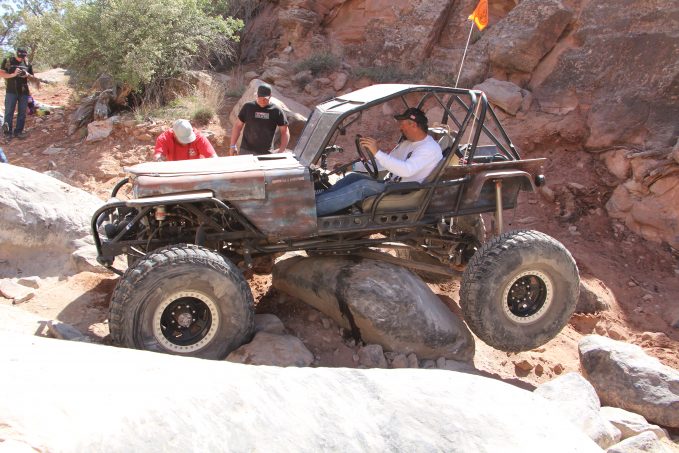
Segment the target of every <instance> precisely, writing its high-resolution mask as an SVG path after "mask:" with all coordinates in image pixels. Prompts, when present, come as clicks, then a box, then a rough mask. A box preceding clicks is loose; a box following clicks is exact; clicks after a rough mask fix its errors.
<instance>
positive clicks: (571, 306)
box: [460, 230, 580, 352]
mask: <svg viewBox="0 0 679 453" xmlns="http://www.w3.org/2000/svg"><path fill="white" fill-rule="evenodd" d="M512 252H524V253H525V252H529V253H532V254H535V255H534V256H539V255H551V256H555V257H558V259H559V261H560V264H561V265H560V270H561V272H562V275H560V276H553V277H556V278H558V281H557V282H555V286H557V288H556V290H555V294H554V296H553V297H554V299H553V302H552V307H550V311H549V312H548V313H547V314H545V315H544V316H543V317H542V318H541V319H540V320H538V321H537V322H536V324H535V327H536V328H537V327H538V326H539V325H540V324H545V322H546V324H547V325H545V326H543V327H544V329H543V331H542V332H539V334H534V335H533V336H530V335H524V336H522V337H519V338H516V337H514V336H512V335H509V332H507V329H505V328H504V326H503V325H502V322H507V323H510V324H511V322H510V321H509V320H508V319H507V318H506V317H505V316H504V314H503V313H502V312H501V311H502V308H501V306H500V305H499V304H501V303H503V302H504V301H500V300H496V301H488V302H486V303H484V301H482V300H479V296H480V293H482V292H483V290H484V289H486V290H488V288H489V286H490V285H495V286H499V282H497V281H493V276H498V274H501V273H502V272H503V271H504V272H506V273H509V272H512V271H513V269H511V268H509V269H502V268H503V267H507V265H506V264H502V263H503V262H504V261H505V260H503V255H504V254H507V253H512ZM579 287H580V277H579V273H578V268H577V266H576V264H575V260H574V259H573V257H572V255H571V254H570V252H569V251H568V250H567V249H566V248H565V247H564V246H563V245H562V244H561V243H560V242H558V241H557V240H556V239H554V238H552V237H550V236H548V235H546V234H544V233H541V232H539V231H534V230H517V231H510V232H506V233H504V234H502V235H500V236H497V237H495V238H493V239H491V240H489V241H488V242H486V243H485V244H483V246H482V247H481V249H480V250H478V251H477V252H476V253H475V254H474V256H473V257H472V259H471V260H470V262H469V264H468V265H467V268H466V269H465V271H464V273H463V276H462V282H461V284H460V304H461V308H462V312H463V315H464V319H465V321H466V322H467V324H468V325H469V328H470V329H471V330H472V332H474V334H476V335H477V336H478V337H479V338H480V339H481V340H483V341H484V342H485V343H486V344H488V345H490V346H492V347H494V348H496V349H500V350H502V351H507V352H520V351H526V350H530V349H534V348H536V347H538V346H540V345H542V344H545V343H546V342H548V341H549V340H551V339H552V338H554V337H555V336H556V335H557V334H558V333H559V332H560V331H561V329H563V327H564V326H565V325H566V324H567V322H568V320H569V319H570V317H571V315H572V314H573V312H574V311H575V306H576V304H577V300H578V296H579ZM495 290H496V291H499V289H498V288H495ZM557 290H558V291H557ZM489 291H493V289H490V290H489ZM557 292H558V293H559V294H556V293H557ZM499 299H501V297H500V298H499ZM487 303H491V304H492V303H496V305H497V306H494V307H492V308H493V313H494V314H497V319H488V318H489V317H488V316H487V315H484V314H483V312H484V310H486V311H487V310H488V307H487ZM548 316H549V318H550V319H547V317H548ZM510 327H516V326H510Z"/></svg>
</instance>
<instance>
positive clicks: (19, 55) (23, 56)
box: [17, 53, 26, 58]
mask: <svg viewBox="0 0 679 453" xmlns="http://www.w3.org/2000/svg"><path fill="white" fill-rule="evenodd" d="M17 58H26V54H25V53H18V54H17Z"/></svg>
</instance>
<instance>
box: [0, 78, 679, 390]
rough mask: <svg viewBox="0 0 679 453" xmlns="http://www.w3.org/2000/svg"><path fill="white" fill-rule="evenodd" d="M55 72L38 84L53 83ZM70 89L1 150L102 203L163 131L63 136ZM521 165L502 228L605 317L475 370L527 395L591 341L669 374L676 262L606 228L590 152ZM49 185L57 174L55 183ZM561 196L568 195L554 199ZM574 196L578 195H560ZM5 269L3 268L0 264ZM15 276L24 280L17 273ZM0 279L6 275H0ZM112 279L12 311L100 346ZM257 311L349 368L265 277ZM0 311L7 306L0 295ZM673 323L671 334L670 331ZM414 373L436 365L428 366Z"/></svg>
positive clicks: (56, 285)
mask: <svg viewBox="0 0 679 453" xmlns="http://www.w3.org/2000/svg"><path fill="white" fill-rule="evenodd" d="M59 74H60V73H57V72H54V71H52V72H50V73H49V74H43V75H42V76H43V78H47V79H50V77H53V78H54V80H57V79H58V78H59V77H58V75H59ZM72 95H73V92H72V89H71V88H70V87H69V86H68V85H67V84H65V83H63V82H59V83H54V84H50V85H46V86H43V87H42V88H41V90H39V91H36V92H35V98H36V100H37V101H39V102H42V103H45V104H50V105H53V106H62V107H63V109H59V110H55V111H54V112H53V113H52V114H50V115H48V116H45V117H29V120H28V125H27V131H28V134H29V136H28V138H27V139H25V140H22V141H20V140H13V141H11V142H9V143H5V144H4V145H2V147H3V149H4V151H5V153H6V154H7V156H8V158H9V159H10V162H11V163H12V164H14V165H18V166H23V167H27V168H31V169H33V170H36V171H39V172H45V171H54V172H58V173H59V174H58V175H57V176H59V177H62V178H64V180H65V181H67V182H68V183H70V184H72V185H74V186H76V187H80V188H82V189H84V190H86V191H89V192H91V193H93V194H95V195H97V196H98V197H100V198H102V199H106V198H107V197H108V194H109V192H110V190H111V188H112V187H113V185H114V184H115V183H116V182H117V181H118V179H119V178H121V177H123V175H124V172H123V170H122V167H123V166H125V165H131V164H135V163H138V162H143V161H146V160H148V158H149V156H150V152H151V149H152V146H153V143H154V140H155V136H156V135H157V134H158V133H159V132H160V131H162V130H164V128H166V127H168V125H169V123H162V122H155V121H153V120H151V119H146V120H144V121H141V122H139V121H137V122H134V121H132V120H133V116H132V115H131V114H130V113H127V114H123V121H122V122H121V123H120V124H118V125H117V126H116V127H115V128H114V132H113V134H111V136H110V137H108V138H106V139H104V140H102V141H99V142H94V143H88V142H85V132H83V131H79V132H76V133H75V134H73V135H71V136H68V135H67V130H68V116H69V113H70V112H72V111H73V109H74V107H75V106H74V105H73V104H72V99H73V97H72ZM236 101H237V99H233V100H231V101H230V102H227V103H226V105H225V107H224V110H223V111H222V112H220V115H219V116H218V118H217V119H216V120H215V121H213V122H212V123H211V124H210V125H209V126H208V127H207V128H206V129H207V130H208V131H210V132H212V134H213V135H212V137H211V141H212V143H213V145H215V149H216V150H217V152H218V154H220V155H225V151H226V144H228V140H227V137H226V135H227V134H228V133H229V132H230V125H229V123H228V115H229V113H230V107H231V106H232V105H234V104H235V103H236ZM531 154H532V155H531V156H527V157H539V156H544V157H548V158H549V159H550V161H549V164H548V167H547V178H548V187H549V188H550V189H551V190H549V191H546V192H544V193H541V194H527V195H523V196H522V199H521V203H520V205H519V207H518V208H517V209H516V210H515V212H508V213H506V218H505V222H506V225H505V227H506V228H507V229H523V228H527V229H536V230H540V231H543V232H545V233H547V234H549V235H551V236H553V237H555V238H557V239H558V240H560V241H561V242H562V243H563V244H564V245H565V246H566V247H567V248H568V249H569V250H570V251H571V253H572V254H573V256H574V257H575V259H576V261H577V264H578V267H579V269H580V273H581V277H582V279H583V280H584V281H585V282H587V283H588V284H589V285H590V286H591V287H592V288H593V289H594V291H595V292H596V293H597V294H598V295H599V296H600V298H601V299H603V301H605V302H606V303H607V304H608V305H609V309H608V310H606V311H602V312H599V313H597V314H592V315H575V316H574V317H573V318H572V319H571V322H570V323H569V325H568V326H567V327H566V328H565V329H564V330H563V331H562V332H561V334H560V335H558V336H557V337H556V338H555V339H554V340H552V341H550V342H549V343H547V344H546V345H544V346H542V347H540V348H537V349H535V350H532V351H528V352H523V353H518V354H514V353H505V352H501V351H497V350H494V349H492V348H490V347H488V346H486V345H484V344H483V343H482V342H480V341H478V342H477V344H476V355H475V358H474V366H475V367H476V368H478V369H479V370H482V371H483V372H485V373H487V374H489V375H493V376H496V377H498V378H500V379H503V380H507V381H511V382H518V383H521V385H523V386H529V387H530V386H533V385H537V384H540V383H543V382H546V381H548V380H550V379H552V378H553V377H555V376H557V375H560V374H563V373H564V372H568V371H577V370H578V368H579V360H578V351H577V342H578V340H579V339H580V338H581V337H582V336H583V335H585V334H589V333H593V332H594V333H598V334H601V335H604V336H608V337H610V338H613V339H617V340H623V341H627V342H630V343H634V344H637V345H639V346H641V347H643V348H644V350H646V351H647V352H648V353H649V354H650V355H652V356H655V357H657V358H658V359H660V360H661V361H662V362H663V363H664V364H666V365H669V366H671V367H673V368H675V369H679V355H678V354H677V352H676V351H677V350H678V349H679V319H678V318H679V314H678V313H677V311H678V305H679V301H678V300H677V294H679V278H678V274H679V256H677V255H676V252H675V251H673V250H672V249H670V248H669V247H665V246H663V245H661V244H656V243H651V242H647V241H645V240H643V239H641V238H640V237H639V236H636V235H635V234H633V233H631V232H630V231H629V230H627V229H626V228H625V227H624V226H623V225H621V224H619V223H617V222H616V221H614V220H611V219H610V218H608V217H607V216H606V214H605V211H604V209H603V205H604V203H605V201H606V200H607V198H608V197H609V196H610V188H608V186H607V185H606V184H605V182H606V170H605V167H603V166H602V165H601V163H600V162H599V161H596V160H595V159H593V158H592V156H591V155H590V154H586V153H578V152H568V153H564V152H559V151H545V150H540V151H534V152H532V153H531ZM55 175H56V174H55ZM566 187H568V188H569V190H568V191H564V190H563V189H564V188H566ZM566 192H569V193H576V194H577V196H576V197H569V196H566V195H565V193H566ZM0 260H3V261H4V264H6V265H11V258H10V257H8V256H2V255H1V254H0ZM13 276H23V277H27V275H23V271H22V270H21V269H16V274H15V275H13ZM3 277H4V276H3ZM116 280H117V277H116V276H114V275H110V274H104V273H91V272H83V273H80V274H76V275H71V276H63V275H54V276H51V277H47V278H43V279H42V280H41V286H40V288H39V289H37V290H35V297H33V298H32V299H30V300H28V301H26V302H24V303H21V304H19V305H17V307H18V308H20V309H22V310H26V311H29V312H33V313H37V314H39V315H41V316H44V317H47V318H50V319H58V320H60V321H62V322H65V323H69V324H71V325H73V326H75V327H77V328H78V329H80V330H81V331H82V332H83V333H85V334H86V335H87V336H89V337H90V339H91V340H92V341H93V342H102V343H106V342H107V341H108V340H107V335H108V326H107V316H108V300H109V298H110V295H111V292H112V290H113V287H114V286H115V284H116ZM248 282H249V283H250V287H251V288H252V291H253V294H254V297H255V300H256V302H257V311H258V313H273V314H275V315H277V316H278V317H279V318H280V319H281V320H282V321H283V323H284V324H285V326H286V328H287V330H288V331H289V332H290V333H292V334H294V335H295V336H297V337H299V338H300V339H302V341H303V342H304V343H305V344H306V346H307V347H308V348H309V350H311V351H312V353H313V354H314V356H315V361H314V365H315V366H328V367H358V366H360V362H359V357H358V353H357V352H358V347H357V346H356V345H354V344H353V341H352V340H347V339H345V338H344V337H343V336H342V335H341V332H340V329H339V328H338V326H337V325H336V324H335V323H334V322H333V321H331V320H329V319H328V318H326V317H325V316H323V315H322V314H320V313H319V312H318V311H316V310H314V309H313V308H310V307H308V306H306V305H304V304H303V303H302V302H300V301H298V300H295V299H292V298H290V297H288V296H285V295H282V294H279V293H278V292H277V291H276V290H274V289H273V288H272V287H271V278H270V276H269V275H257V274H255V275H250V276H249V278H248ZM431 288H432V289H433V290H434V292H435V293H436V294H438V295H439V296H440V297H441V299H442V300H443V301H444V302H445V303H446V304H447V305H448V306H449V307H450V309H451V310H452V311H453V312H455V313H459V312H460V308H459V305H458V301H459V299H458V289H459V282H457V281H451V282H447V283H444V284H438V285H437V284H433V285H431ZM0 304H4V305H9V304H11V301H10V300H9V299H4V298H2V297H0ZM672 324H674V327H672ZM421 366H434V364H433V363H430V364H427V363H424V364H421Z"/></svg>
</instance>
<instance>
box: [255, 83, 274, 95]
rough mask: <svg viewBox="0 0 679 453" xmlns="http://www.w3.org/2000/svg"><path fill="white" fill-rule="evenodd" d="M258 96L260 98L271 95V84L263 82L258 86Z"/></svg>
mask: <svg viewBox="0 0 679 453" xmlns="http://www.w3.org/2000/svg"><path fill="white" fill-rule="evenodd" d="M257 96H258V97H260V98H268V97H269V96H271V85H269V84H268V83H263V84H261V85H260V86H258V87H257Z"/></svg>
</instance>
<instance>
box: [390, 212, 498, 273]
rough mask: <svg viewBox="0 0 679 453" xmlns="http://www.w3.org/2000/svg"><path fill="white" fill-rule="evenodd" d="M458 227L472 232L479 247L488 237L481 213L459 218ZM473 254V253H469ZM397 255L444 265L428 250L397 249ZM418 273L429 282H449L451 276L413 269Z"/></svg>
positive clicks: (466, 231) (415, 260) (464, 231)
mask: <svg viewBox="0 0 679 453" xmlns="http://www.w3.org/2000/svg"><path fill="white" fill-rule="evenodd" d="M457 227H458V229H459V230H460V231H462V232H463V233H467V234H471V235H473V236H474V237H475V238H476V246H478V247H479V248H480V247H481V244H483V242H484V240H485V237H486V226H485V224H484V222H483V217H481V214H471V215H466V216H462V217H458V219H457ZM469 254H470V255H471V253H469ZM396 256H397V257H399V258H402V259H404V260H408V261H414V262H416V263H425V264H435V265H438V266H440V265H442V263H441V261H439V260H438V259H436V258H434V257H433V256H431V255H429V254H428V253H426V252H421V251H418V250H413V249H396ZM413 272H415V273H416V274H417V275H419V276H420V278H421V279H422V280H424V281H425V282H428V283H444V282H447V281H448V280H449V279H450V277H448V276H446V275H443V274H435V273H434V272H427V271H420V270H417V269H413Z"/></svg>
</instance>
